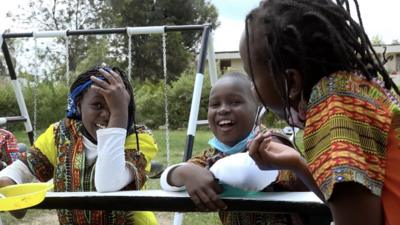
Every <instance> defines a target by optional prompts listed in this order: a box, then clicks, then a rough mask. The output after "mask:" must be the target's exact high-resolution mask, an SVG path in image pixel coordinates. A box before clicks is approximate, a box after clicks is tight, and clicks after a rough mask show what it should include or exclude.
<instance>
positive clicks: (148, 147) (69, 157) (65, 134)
mask: <svg viewBox="0 0 400 225" xmlns="http://www.w3.org/2000/svg"><path fill="white" fill-rule="evenodd" d="M82 129H83V127H82V123H81V122H80V121H76V120H72V119H65V120H62V121H60V122H58V123H55V124H52V125H51V126H50V127H49V128H48V129H47V130H46V131H45V133H43V134H42V135H41V136H40V137H39V138H38V140H37V141H36V142H35V144H34V146H33V147H32V148H31V149H30V151H29V152H28V154H27V156H26V157H23V158H21V160H22V161H23V162H24V163H25V164H26V165H27V166H28V167H29V169H30V170H31V171H32V172H33V174H34V175H35V176H36V178H38V179H39V180H40V181H42V182H46V181H48V180H50V179H52V178H53V182H54V191H55V192H65V191H67V192H78V191H96V189H95V187H94V174H95V164H92V165H88V164H87V163H86V162H85V151H84V147H83V136H82ZM137 130H138V132H139V144H140V151H141V152H138V151H136V148H137V147H136V137H135V134H132V135H130V136H128V137H127V140H126V142H125V159H126V161H127V165H128V167H130V168H131V169H132V174H134V176H135V179H134V180H133V181H132V182H131V183H130V184H128V185H127V186H126V187H125V188H124V190H139V189H141V188H142V187H143V185H144V183H145V181H146V178H147V177H146V168H147V160H151V158H152V157H153V156H154V154H155V152H156V151H157V146H156V144H155V142H154V139H153V137H152V135H151V133H150V132H149V130H147V129H146V128H145V127H138V128H137ZM145 154H146V155H147V157H146V156H145ZM146 159H147V160H146ZM149 169H150V168H149ZM133 204H134V203H133ZM57 213H58V218H59V222H60V224H62V225H64V224H75V225H87V224H96V225H103V224H104V225H105V224H140V223H135V221H137V220H142V221H146V218H140V217H141V216H142V217H148V216H154V215H149V214H148V212H135V213H133V212H128V211H103V210H66V209H60V210H57ZM135 214H136V215H135ZM147 219H148V218H147ZM147 221H148V220H147ZM150 224H155V223H150Z"/></svg>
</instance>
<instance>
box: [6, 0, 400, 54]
mask: <svg viewBox="0 0 400 225" xmlns="http://www.w3.org/2000/svg"><path fill="white" fill-rule="evenodd" d="M210 1H211V2H212V3H213V4H214V5H215V6H216V8H217V10H218V13H219V22H220V24H221V25H220V26H219V27H218V28H217V30H216V31H215V33H214V48H215V50H216V51H237V50H238V46H239V39H240V36H241V33H242V31H243V29H244V18H245V16H246V14H247V13H248V12H249V11H250V10H251V9H253V8H254V7H256V6H257V5H258V4H259V1H260V0H210ZM26 2H27V1H24V0H13V1H4V0H3V1H2V6H1V8H0V32H2V31H3V30H4V29H8V28H9V29H11V31H14V32H15V31H18V32H21V30H18V29H17V28H18V25H17V24H14V23H12V21H10V20H7V19H6V13H7V12H15V11H16V10H18V4H26ZM358 2H359V4H360V9H361V15H362V19H363V22H364V28H365V30H366V32H367V34H368V35H369V37H370V38H372V37H373V36H378V37H379V38H380V39H381V40H383V42H384V43H386V44H390V43H392V42H393V40H396V39H397V40H400V28H399V26H398V23H399V22H400V12H399V9H400V1H399V0H380V1H376V0H358ZM25 32H27V31H25Z"/></svg>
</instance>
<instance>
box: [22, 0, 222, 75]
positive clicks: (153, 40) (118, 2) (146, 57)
mask: <svg viewBox="0 0 400 225" xmlns="http://www.w3.org/2000/svg"><path fill="white" fill-rule="evenodd" d="M177 6H178V7H177ZM216 19H217V12H216V9H215V7H214V6H213V5H211V4H210V3H209V2H208V1H206V0H157V1H150V0H108V1H101V0H30V4H29V6H28V7H25V8H22V10H21V13H20V14H18V15H17V17H16V20H17V21H19V22H23V23H24V24H26V25H28V26H29V27H30V29H32V28H36V29H40V30H66V29H91V28H103V27H104V28H106V27H127V26H156V25H164V24H168V25H184V24H202V23H211V24H213V25H217V23H216ZM199 38H200V35H199V33H195V32H188V33H184V34H183V33H182V34H180V33H169V34H168V38H167V42H168V44H167V53H168V57H167V59H168V61H167V63H168V72H169V77H170V78H171V79H172V80H174V79H175V78H176V77H177V76H178V75H179V74H180V73H181V72H182V71H183V70H184V69H185V68H186V67H187V64H188V61H189V60H190V59H191V57H190V56H192V54H193V52H194V51H195V50H196V47H197V46H198V45H197V44H198V41H199ZM65 41H66V40H65V39H63V38H60V39H57V43H58V44H60V45H65ZM127 42H128V39H127V37H126V35H125V36H124V35H109V36H102V37H100V36H79V37H70V38H69V49H68V52H69V68H70V70H71V71H75V70H76V69H77V68H82V67H83V65H81V66H80V64H82V63H84V65H85V66H86V65H88V64H90V63H98V62H97V60H98V59H99V58H105V59H107V60H109V61H112V62H113V64H115V65H118V66H121V67H122V68H127V65H128V63H127V61H126V58H127V57H124V56H126V55H127V54H128V47H127V46H128V44H127ZM99 46H101V48H103V47H104V49H106V50H107V51H105V52H104V51H100V52H101V55H96V56H93V55H90V54H94V52H96V51H93V49H95V48H96V47H99ZM90 49H92V51H90ZM63 51H65V50H63V49H62V48H58V49H49V50H44V51H43V52H42V53H41V60H46V61H51V62H53V64H52V66H51V68H50V71H51V73H55V74H57V75H56V76H55V79H58V80H59V79H61V77H63V75H64V73H65V66H63V64H64V63H65V60H64V59H63V58H64V57H60V55H64V53H63ZM131 53H132V60H133V63H134V69H133V74H134V75H135V76H136V78H139V79H140V80H145V79H148V80H152V81H155V80H158V79H160V78H161V77H162V46H161V37H160V35H150V36H149V35H139V36H134V37H132V52H131ZM95 54H98V52H97V53H95ZM111 59H113V60H111ZM192 59H194V57H193V58H192ZM93 60H94V61H93Z"/></svg>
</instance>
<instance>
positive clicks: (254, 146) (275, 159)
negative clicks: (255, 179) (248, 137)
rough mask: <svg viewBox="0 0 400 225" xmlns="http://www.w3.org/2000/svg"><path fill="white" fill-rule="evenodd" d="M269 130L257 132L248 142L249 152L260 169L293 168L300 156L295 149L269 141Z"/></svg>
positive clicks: (298, 161)
mask: <svg viewBox="0 0 400 225" xmlns="http://www.w3.org/2000/svg"><path fill="white" fill-rule="evenodd" d="M271 140H272V137H271V135H270V133H269V132H267V133H260V134H258V135H257V136H256V137H255V138H254V140H253V141H252V142H251V143H250V146H249V154H250V156H251V157H252V158H253V159H254V161H256V163H257V165H258V166H259V167H260V169H283V170H295V169H296V168H297V167H298V166H299V165H300V164H301V163H300V162H301V160H302V157H301V155H300V153H299V152H297V151H296V150H295V149H293V148H291V147H289V146H287V145H284V144H280V143H276V142H273V141H271Z"/></svg>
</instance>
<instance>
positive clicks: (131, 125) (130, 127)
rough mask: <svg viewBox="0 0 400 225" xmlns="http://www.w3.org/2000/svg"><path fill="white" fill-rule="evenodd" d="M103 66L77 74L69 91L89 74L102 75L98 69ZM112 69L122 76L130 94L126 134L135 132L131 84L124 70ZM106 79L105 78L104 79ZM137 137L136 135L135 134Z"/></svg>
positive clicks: (80, 95) (82, 81)
mask: <svg viewBox="0 0 400 225" xmlns="http://www.w3.org/2000/svg"><path fill="white" fill-rule="evenodd" d="M101 68H103V67H99V66H96V67H93V68H92V69H89V70H88V71H86V72H83V73H81V74H79V75H78V77H77V78H76V80H75V81H74V82H73V83H72V85H71V87H70V93H72V92H73V90H75V88H76V87H78V86H79V85H81V84H83V83H85V82H87V81H89V80H90V77H91V76H96V77H103V75H101V73H100V72H99V69H101ZM112 70H113V71H115V72H116V73H117V74H119V75H120V76H121V78H122V81H123V82H124V85H125V88H126V90H127V91H128V93H129V96H130V100H129V105H128V124H127V135H130V134H132V133H133V132H135V133H136V132H137V131H136V129H135V128H134V125H136V121H135V110H136V107H135V99H134V95H133V90H132V85H131V83H130V82H129V80H128V77H127V76H126V74H125V72H124V71H123V70H121V69H120V68H118V67H112ZM105 81H107V80H105ZM84 93H85V91H84V92H82V93H80V94H79V95H78V96H76V98H77V99H80V98H82V96H83V95H84ZM136 137H137V135H136Z"/></svg>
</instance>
